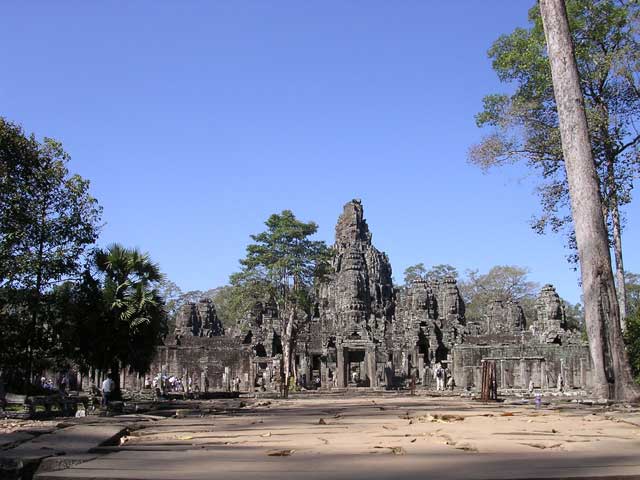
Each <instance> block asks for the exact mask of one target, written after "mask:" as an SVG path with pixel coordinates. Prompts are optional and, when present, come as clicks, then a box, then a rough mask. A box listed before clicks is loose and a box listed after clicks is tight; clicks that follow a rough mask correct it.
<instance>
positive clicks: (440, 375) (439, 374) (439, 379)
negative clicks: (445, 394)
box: [433, 364, 446, 391]
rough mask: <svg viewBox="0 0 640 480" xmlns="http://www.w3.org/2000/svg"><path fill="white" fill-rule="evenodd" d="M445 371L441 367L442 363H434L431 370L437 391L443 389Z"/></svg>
mask: <svg viewBox="0 0 640 480" xmlns="http://www.w3.org/2000/svg"><path fill="white" fill-rule="evenodd" d="M445 375H446V373H445V370H444V368H442V365H440V364H438V365H436V368H435V370H434V371H433V377H434V378H435V380H436V390H437V391H444V377H445Z"/></svg>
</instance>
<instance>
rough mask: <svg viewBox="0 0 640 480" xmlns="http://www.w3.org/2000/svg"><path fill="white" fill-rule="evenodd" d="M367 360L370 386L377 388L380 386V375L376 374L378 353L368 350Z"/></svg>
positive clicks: (371, 349)
mask: <svg viewBox="0 0 640 480" xmlns="http://www.w3.org/2000/svg"><path fill="white" fill-rule="evenodd" d="M365 355H366V358H367V372H368V375H369V386H370V387H372V388H373V387H377V386H378V375H377V372H376V351H375V349H373V348H368V349H367V352H366V354H365Z"/></svg>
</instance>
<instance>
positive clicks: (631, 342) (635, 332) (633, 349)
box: [624, 310, 640, 383]
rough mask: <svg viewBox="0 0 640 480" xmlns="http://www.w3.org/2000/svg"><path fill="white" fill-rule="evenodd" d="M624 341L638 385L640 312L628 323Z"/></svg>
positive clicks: (639, 368) (639, 380)
mask: <svg viewBox="0 0 640 480" xmlns="http://www.w3.org/2000/svg"><path fill="white" fill-rule="evenodd" d="M624 337H625V338H624V339H625V343H626V346H627V353H628V355H629V363H630V364H631V371H632V372H633V376H634V377H635V380H636V383H640V310H635V311H634V312H633V313H632V314H631V315H630V316H629V321H628V323H627V330H626V332H624Z"/></svg>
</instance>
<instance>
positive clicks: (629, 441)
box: [41, 394, 640, 480]
mask: <svg viewBox="0 0 640 480" xmlns="http://www.w3.org/2000/svg"><path fill="white" fill-rule="evenodd" d="M201 412H202V410H201V409H200V410H199V409H195V408H194V409H180V410H177V411H176V412H175V415H174V416H173V417H172V418H166V419H163V420H159V421H156V422H153V423H151V424H148V425H147V426H145V427H143V428H140V429H137V430H134V431H131V432H130V433H129V434H128V435H127V436H125V437H123V438H122V439H121V441H120V445H119V446H111V447H102V448H101V449H100V450H101V453H104V454H105V455H103V456H101V457H100V458H97V459H95V460H93V461H90V462H87V463H83V464H81V465H78V466H76V467H74V468H71V469H68V470H65V471H63V472H52V473H49V474H45V475H43V476H42V477H41V478H51V479H53V478H57V479H60V478H127V479H151V478H158V479H163V478H172V479H175V478H194V479H198V478H203V479H204V478H208V479H215V478H225V479H230V478H251V477H255V478H279V479H284V478H305V479H308V480H311V479H315V478H318V479H319V478H367V479H373V478H393V477H396V476H403V477H405V478H440V479H441V478H606V477H609V478H613V477H612V476H613V475H615V476H616V477H615V478H640V408H634V407H629V406H616V407H610V406H609V407H607V406H584V405H578V404H575V403H570V402H558V403H552V404H550V405H546V406H543V408H541V409H536V408H535V407H534V406H533V405H517V404H504V403H503V404H495V403H492V404H482V403H480V402H476V401H472V400H469V399H462V398H460V397H453V396H452V397H428V396H415V397H412V396H408V395H398V394H369V395H351V396H349V395H346V396H331V397H327V396H319V395H306V396H299V397H296V398H292V399H289V400H257V401H255V402H252V403H250V404H249V405H247V406H246V407H244V408H239V409H237V410H236V411H234V412H232V413H225V414H219V415H208V414H203V413H201Z"/></svg>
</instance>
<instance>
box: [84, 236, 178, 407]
mask: <svg viewBox="0 0 640 480" xmlns="http://www.w3.org/2000/svg"><path fill="white" fill-rule="evenodd" d="M95 266H96V268H97V272H98V279H99V282H100V287H101V291H102V302H103V306H104V309H105V312H104V320H105V321H104V323H103V324H102V325H101V328H100V332H99V333H100V334H103V335H104V337H102V338H100V339H99V344H98V345H96V350H97V351H99V352H100V355H101V356H102V360H101V362H100V363H101V364H102V365H103V366H105V367H106V366H110V369H111V373H112V374H113V377H114V379H113V380H114V382H115V383H116V390H115V391H116V396H117V395H118V394H119V372H120V370H121V369H122V368H125V367H130V368H131V369H132V370H133V371H136V372H139V373H145V372H147V371H148V369H149V366H150V363H151V360H152V358H153V355H154V353H155V351H156V347H157V345H158V344H159V343H160V341H161V339H162V337H163V336H164V335H166V322H167V314H166V311H165V309H164V300H163V298H162V297H161V296H160V293H159V290H158V288H159V286H160V282H161V281H162V278H163V277H162V274H161V273H160V269H159V267H158V265H156V264H155V263H154V262H153V261H151V259H150V258H149V255H148V254H146V253H142V252H140V251H139V250H136V249H130V248H125V247H123V246H121V245H118V244H114V245H111V246H109V247H108V248H107V249H106V250H98V251H96V254H95Z"/></svg>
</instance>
